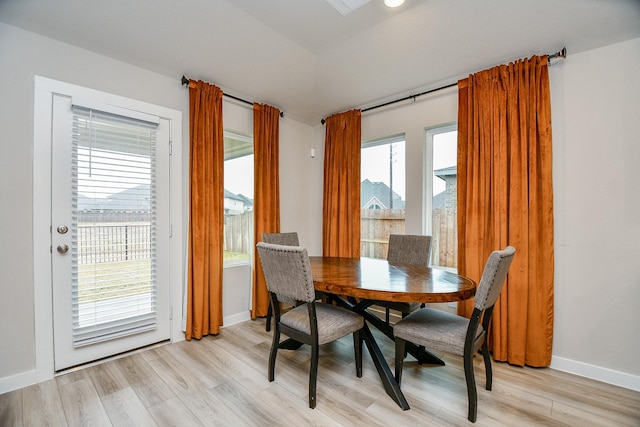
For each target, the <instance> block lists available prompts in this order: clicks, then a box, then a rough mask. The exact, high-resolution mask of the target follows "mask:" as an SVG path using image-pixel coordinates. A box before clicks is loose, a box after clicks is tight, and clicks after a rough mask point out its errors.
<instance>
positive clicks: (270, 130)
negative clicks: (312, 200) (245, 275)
mask: <svg viewBox="0 0 640 427" xmlns="http://www.w3.org/2000/svg"><path fill="white" fill-rule="evenodd" d="M279 139H280V110H278V109H277V108H275V107H271V106H269V105H261V104H253V147H254V148H253V150H254V151H253V154H254V157H253V159H254V194H255V196H254V200H253V221H254V239H253V241H254V242H260V241H261V240H262V234H263V233H279V232H280V178H279V176H280V175H279V170H280V167H279V164H280V161H279V159H280V156H279ZM253 259H254V260H255V262H254V263H253V265H254V268H253V292H252V294H253V297H252V305H251V307H252V308H251V318H252V319H255V318H256V317H264V316H266V315H267V311H268V309H269V292H268V291H267V284H266V282H265V279H264V273H263V272H262V264H261V263H260V262H259V258H258V252H257V249H256V247H255V245H254V254H253Z"/></svg>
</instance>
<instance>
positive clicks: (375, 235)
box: [360, 209, 458, 268]
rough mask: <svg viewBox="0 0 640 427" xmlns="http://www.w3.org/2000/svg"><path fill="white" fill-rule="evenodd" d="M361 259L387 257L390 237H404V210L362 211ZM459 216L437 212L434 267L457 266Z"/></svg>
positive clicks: (443, 211)
mask: <svg viewBox="0 0 640 427" xmlns="http://www.w3.org/2000/svg"><path fill="white" fill-rule="evenodd" d="M360 220H361V225H360V241H361V247H360V256H363V257H370V258H386V257H387V249H388V246H389V235H390V234H405V210H404V209H362V210H361V213H360ZM456 221H457V213H456V211H455V210H454V209H434V211H433V235H432V241H431V250H432V252H431V264H432V265H438V266H441V267H454V268H455V267H457V261H458V260H457V246H458V233H457V227H456Z"/></svg>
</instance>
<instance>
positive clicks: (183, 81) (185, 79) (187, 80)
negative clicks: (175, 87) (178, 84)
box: [182, 76, 190, 85]
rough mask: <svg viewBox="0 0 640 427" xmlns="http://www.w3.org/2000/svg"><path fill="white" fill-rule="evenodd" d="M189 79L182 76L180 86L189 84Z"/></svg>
mask: <svg viewBox="0 0 640 427" xmlns="http://www.w3.org/2000/svg"><path fill="white" fill-rule="evenodd" d="M189 81H190V80H189V79H188V78H186V77H185V76H182V85H188V84H189Z"/></svg>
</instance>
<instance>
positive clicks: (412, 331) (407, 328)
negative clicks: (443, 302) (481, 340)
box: [393, 308, 483, 356]
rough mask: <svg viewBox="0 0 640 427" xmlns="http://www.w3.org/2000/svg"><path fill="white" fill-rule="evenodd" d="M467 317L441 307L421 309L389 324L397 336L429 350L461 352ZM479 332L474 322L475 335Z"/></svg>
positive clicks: (459, 354) (467, 324) (479, 328)
mask: <svg viewBox="0 0 640 427" xmlns="http://www.w3.org/2000/svg"><path fill="white" fill-rule="evenodd" d="M468 327H469V319H467V318H466V317H462V316H457V315H455V314H451V313H448V312H445V311H442V310H435V309H432V308H422V309H420V310H417V311H414V312H413V313H411V314H410V315H409V316H407V317H405V318H404V319H402V320H400V321H399V322H398V323H396V324H395V326H394V327H393V334H394V335H395V336H396V337H397V338H402V339H403V340H405V341H410V342H412V343H414V344H417V345H423V346H425V347H426V348H428V349H430V350H439V351H444V352H447V353H453V354H455V355H458V356H463V355H464V341H465V338H466V335H467V329H468ZM482 332H483V328H482V325H478V330H477V331H476V338H477V337H478V336H479V335H480V334H481V333H482Z"/></svg>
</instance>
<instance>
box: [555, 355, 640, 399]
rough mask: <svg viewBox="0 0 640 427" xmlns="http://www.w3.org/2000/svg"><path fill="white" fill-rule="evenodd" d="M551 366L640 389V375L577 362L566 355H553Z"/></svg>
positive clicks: (559, 369) (593, 378) (590, 377)
mask: <svg viewBox="0 0 640 427" xmlns="http://www.w3.org/2000/svg"><path fill="white" fill-rule="evenodd" d="M551 368H552V369H557V370H558V371H563V372H568V373H570V374H574V375H579V376H581V377H586V378H589V379H592V380H596V381H602V382H603V383H607V384H613V385H617V386H619V387H624V388H628V389H631V390H635V391H640V376H637V375H631V374H627V373H624V372H620V371H614V370H612V369H607V368H601V367H599V366H594V365H589V364H587V363H582V362H576V361H575V360H571V359H565V358H564V357H558V356H551Z"/></svg>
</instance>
